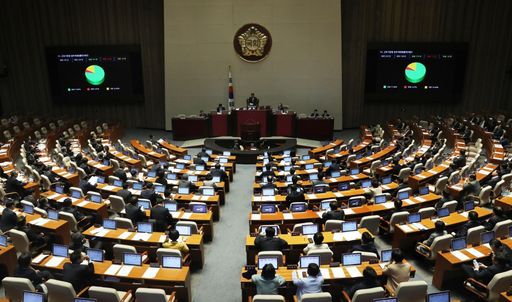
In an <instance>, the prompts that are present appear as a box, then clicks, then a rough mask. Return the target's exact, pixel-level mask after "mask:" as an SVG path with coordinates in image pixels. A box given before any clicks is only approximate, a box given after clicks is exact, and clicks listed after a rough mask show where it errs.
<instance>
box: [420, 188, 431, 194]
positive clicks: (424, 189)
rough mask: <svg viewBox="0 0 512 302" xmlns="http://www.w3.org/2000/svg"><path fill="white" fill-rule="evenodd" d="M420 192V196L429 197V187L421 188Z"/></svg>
mask: <svg viewBox="0 0 512 302" xmlns="http://www.w3.org/2000/svg"><path fill="white" fill-rule="evenodd" d="M419 191H420V192H419V193H420V195H427V194H428V193H429V190H428V187H421V188H420V190H419Z"/></svg>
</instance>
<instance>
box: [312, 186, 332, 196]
mask: <svg viewBox="0 0 512 302" xmlns="http://www.w3.org/2000/svg"><path fill="white" fill-rule="evenodd" d="M327 190H329V186H328V185H325V184H319V185H316V186H314V187H313V192H314V193H315V194H317V193H325V192H327Z"/></svg>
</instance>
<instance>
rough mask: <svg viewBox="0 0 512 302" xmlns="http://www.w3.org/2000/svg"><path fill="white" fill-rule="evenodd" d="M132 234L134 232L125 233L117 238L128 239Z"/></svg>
mask: <svg viewBox="0 0 512 302" xmlns="http://www.w3.org/2000/svg"><path fill="white" fill-rule="evenodd" d="M131 234H132V232H128V231H127V232H123V233H122V234H121V235H119V236H117V238H119V239H126V238H128V237H130V235H131Z"/></svg>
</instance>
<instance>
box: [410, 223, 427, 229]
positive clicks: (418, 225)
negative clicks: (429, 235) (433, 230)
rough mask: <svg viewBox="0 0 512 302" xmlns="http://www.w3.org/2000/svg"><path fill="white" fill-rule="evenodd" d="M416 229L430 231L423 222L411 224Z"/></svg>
mask: <svg viewBox="0 0 512 302" xmlns="http://www.w3.org/2000/svg"><path fill="white" fill-rule="evenodd" d="M411 224H412V225H413V226H414V227H415V228H417V229H418V230H420V231H421V230H428V228H427V227H426V226H424V225H423V224H422V223H421V222H415V223H411Z"/></svg>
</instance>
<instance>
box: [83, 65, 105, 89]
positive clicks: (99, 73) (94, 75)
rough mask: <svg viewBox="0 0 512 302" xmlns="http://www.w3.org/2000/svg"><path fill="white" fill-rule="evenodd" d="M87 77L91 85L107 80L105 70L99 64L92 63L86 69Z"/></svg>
mask: <svg viewBox="0 0 512 302" xmlns="http://www.w3.org/2000/svg"><path fill="white" fill-rule="evenodd" d="M85 79H86V80H87V82H88V83H89V84H91V85H100V84H101V83H103V81H105V70H103V68H101V66H98V65H90V66H88V67H87V68H86V69H85Z"/></svg>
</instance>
